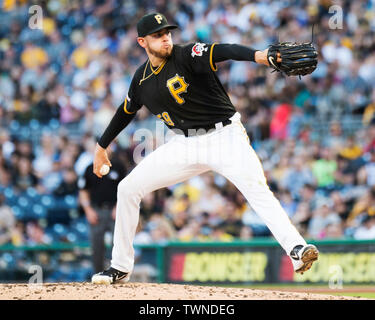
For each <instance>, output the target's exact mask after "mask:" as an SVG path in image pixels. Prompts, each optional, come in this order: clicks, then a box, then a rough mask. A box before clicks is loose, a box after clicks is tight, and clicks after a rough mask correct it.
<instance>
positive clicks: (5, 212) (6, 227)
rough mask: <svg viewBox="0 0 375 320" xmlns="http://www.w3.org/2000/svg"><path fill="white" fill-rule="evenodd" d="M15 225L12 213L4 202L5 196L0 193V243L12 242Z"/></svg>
mask: <svg viewBox="0 0 375 320" xmlns="http://www.w3.org/2000/svg"><path fill="white" fill-rule="evenodd" d="M15 226H16V219H15V217H14V213H13V211H12V209H11V208H10V207H9V206H7V205H6V204H5V197H4V195H3V194H1V193H0V245H2V244H6V243H10V242H12V237H13V233H14V230H15Z"/></svg>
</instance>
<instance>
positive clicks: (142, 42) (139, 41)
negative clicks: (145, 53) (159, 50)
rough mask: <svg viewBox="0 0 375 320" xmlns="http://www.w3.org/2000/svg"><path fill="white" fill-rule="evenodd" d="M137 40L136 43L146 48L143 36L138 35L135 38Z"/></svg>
mask: <svg viewBox="0 0 375 320" xmlns="http://www.w3.org/2000/svg"><path fill="white" fill-rule="evenodd" d="M137 42H138V44H139V45H140V46H141V47H142V48H146V41H145V38H143V37H138V38H137Z"/></svg>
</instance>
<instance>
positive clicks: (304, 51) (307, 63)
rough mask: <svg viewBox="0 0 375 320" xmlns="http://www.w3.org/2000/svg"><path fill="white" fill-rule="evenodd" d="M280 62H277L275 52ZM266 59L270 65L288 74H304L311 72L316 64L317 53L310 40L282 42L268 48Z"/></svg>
mask: <svg viewBox="0 0 375 320" xmlns="http://www.w3.org/2000/svg"><path fill="white" fill-rule="evenodd" d="M278 52H279V53H280V57H281V62H277V53H278ZM267 59H268V62H269V64H270V67H272V68H274V70H275V71H279V72H282V73H285V74H286V75H288V76H304V75H307V74H310V73H312V72H313V71H314V70H315V69H316V66H317V65H318V53H317V51H316V50H315V48H314V46H313V45H312V43H311V42H308V43H292V42H282V43H277V44H272V45H271V46H270V47H269V48H268V54H267Z"/></svg>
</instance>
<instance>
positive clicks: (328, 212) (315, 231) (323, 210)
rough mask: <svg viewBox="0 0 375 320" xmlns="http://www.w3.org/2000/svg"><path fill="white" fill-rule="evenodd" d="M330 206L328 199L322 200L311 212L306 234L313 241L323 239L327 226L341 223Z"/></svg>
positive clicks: (330, 202)
mask: <svg viewBox="0 0 375 320" xmlns="http://www.w3.org/2000/svg"><path fill="white" fill-rule="evenodd" d="M332 205H333V204H332V201H331V200H330V199H322V200H321V202H320V203H319V204H318V206H317V208H316V209H315V210H314V211H313V214H312V217H311V219H310V221H309V225H308V232H309V235H310V236H311V237H313V238H315V239H322V238H325V237H326V234H325V231H326V228H327V226H328V225H330V224H336V223H340V222H341V219H340V217H339V215H338V214H337V213H335V212H334V211H333V210H332Z"/></svg>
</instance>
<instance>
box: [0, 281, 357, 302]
mask: <svg viewBox="0 0 375 320" xmlns="http://www.w3.org/2000/svg"><path fill="white" fill-rule="evenodd" d="M358 299H360V298H355V297H342V296H341V297H339V296H331V295H323V294H313V293H303V292H286V291H271V290H255V289H244V288H222V287H205V286H192V285H178V284H156V283H133V282H129V283H126V284H116V285H112V286H106V285H93V284H91V283H46V284H43V285H40V286H39V287H35V286H29V285H28V284H0V300H358Z"/></svg>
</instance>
